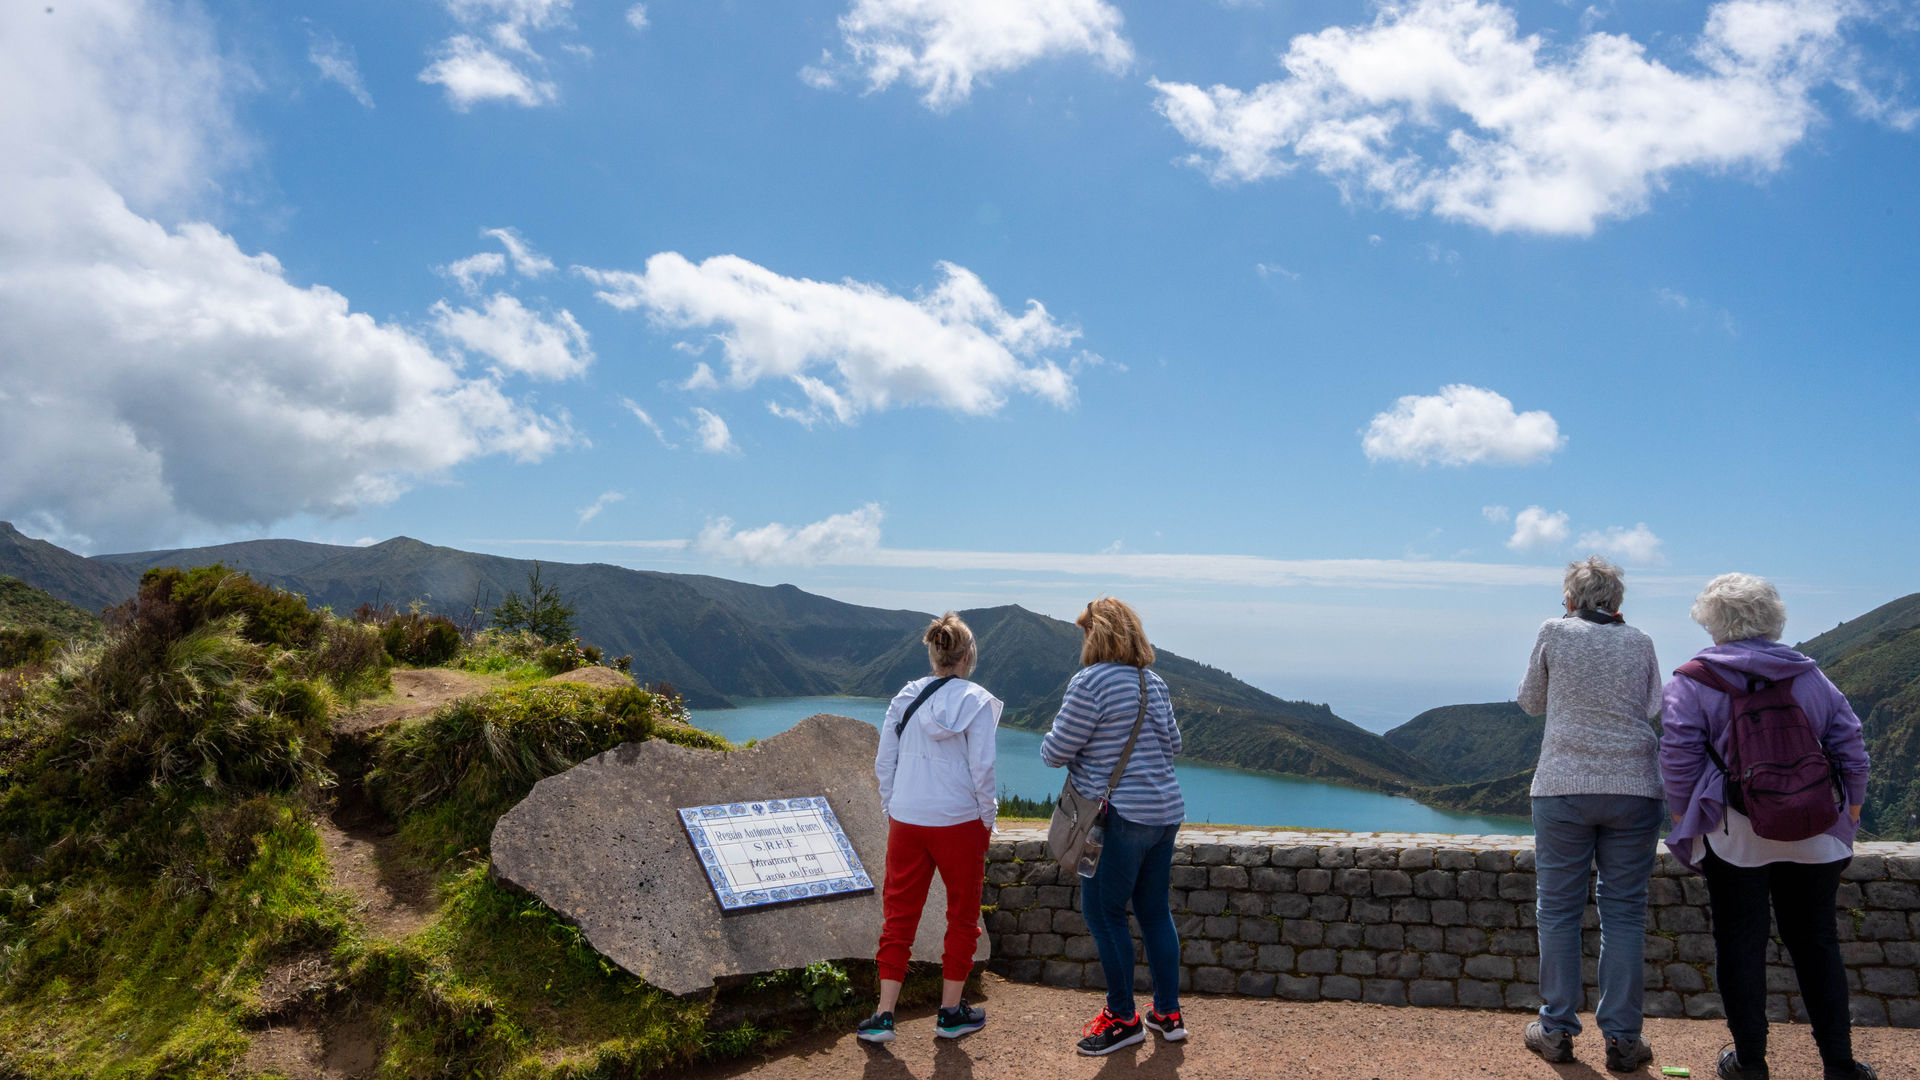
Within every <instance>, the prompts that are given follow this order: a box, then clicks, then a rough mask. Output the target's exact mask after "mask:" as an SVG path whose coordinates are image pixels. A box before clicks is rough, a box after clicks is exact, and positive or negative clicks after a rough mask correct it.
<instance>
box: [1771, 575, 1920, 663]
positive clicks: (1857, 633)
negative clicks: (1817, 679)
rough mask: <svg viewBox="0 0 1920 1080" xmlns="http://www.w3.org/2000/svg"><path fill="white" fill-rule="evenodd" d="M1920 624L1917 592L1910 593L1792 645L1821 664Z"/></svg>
mask: <svg viewBox="0 0 1920 1080" xmlns="http://www.w3.org/2000/svg"><path fill="white" fill-rule="evenodd" d="M1915 627H1920V593H1912V594H1910V595H1907V596H1903V597H1901V598H1900V599H1898V600H1894V601H1891V602H1889V603H1885V604H1882V605H1880V606H1879V607H1877V608H1874V609H1873V610H1872V611H1869V612H1867V613H1866V614H1865V615H1862V616H1860V617H1858V618H1854V619H1848V620H1847V621H1846V622H1843V623H1841V624H1840V625H1839V626H1836V627H1834V628H1833V629H1831V630H1829V631H1827V632H1826V633H1824V634H1821V635H1820V636H1818V637H1814V638H1809V639H1808V640H1806V641H1803V642H1801V643H1800V644H1798V645H1795V646H1794V648H1796V649H1798V650H1800V651H1801V652H1803V653H1806V654H1807V655H1808V656H1811V657H1813V658H1814V659H1815V660H1817V661H1819V662H1820V665H1821V666H1822V667H1825V666H1826V665H1827V664H1831V663H1833V662H1834V661H1836V660H1838V659H1840V658H1841V657H1843V656H1845V655H1847V654H1848V653H1852V652H1855V651H1858V650H1860V649H1862V648H1866V647H1869V646H1871V645H1873V644H1874V643H1875V642H1876V641H1880V640H1885V639H1888V638H1891V637H1894V636H1897V635H1898V634H1900V633H1901V632H1902V631H1905V630H1911V629H1913V628H1915Z"/></svg>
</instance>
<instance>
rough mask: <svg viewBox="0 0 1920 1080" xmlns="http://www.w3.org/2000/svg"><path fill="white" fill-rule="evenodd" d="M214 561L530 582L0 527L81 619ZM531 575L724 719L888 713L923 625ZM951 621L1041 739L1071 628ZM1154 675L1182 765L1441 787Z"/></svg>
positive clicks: (586, 631) (1381, 745)
mask: <svg viewBox="0 0 1920 1080" xmlns="http://www.w3.org/2000/svg"><path fill="white" fill-rule="evenodd" d="M215 561H219V562H222V563H224V564H225V565H227V566H229V567H231V568H233V569H235V570H243V571H245V572H247V573H249V574H252V575H253V576H255V577H257V578H259V579H261V580H263V581H267V582H269V583H271V584H273V585H276V586H278V587H280V588H284V589H288V590H291V591H294V592H297V593H300V594H301V595H303V596H305V597H306V598H307V599H308V600H309V601H310V602H311V603H313V604H315V605H320V606H326V607H331V608H333V609H334V610H335V611H341V612H345V611H351V610H352V609H353V608H355V607H357V606H359V605H360V604H362V603H368V602H375V601H381V602H386V603H394V604H400V605H405V604H407V603H408V602H410V601H414V600H418V601H421V602H422V603H423V604H424V605H425V606H426V607H427V608H428V609H430V610H433V611H436V612H439V613H441V614H445V615H448V616H450V617H452V618H454V619H455V620H456V621H460V620H462V619H463V618H470V617H471V615H472V613H473V611H474V610H475V609H476V608H478V609H482V610H484V609H486V608H488V607H490V606H492V605H493V604H495V603H498V602H499V600H500V598H501V597H502V596H504V595H505V594H506V593H507V591H508V590H519V589H524V588H525V585H526V580H527V575H528V573H529V571H530V570H531V569H532V568H533V566H534V564H533V563H532V562H531V561H528V560H524V559H511V558H506V557H503V556H495V555H482V554H478V553H474V552H467V551H460V550H458V549H455V548H447V547H439V546H436V545H432V544H426V543H423V542H421V541H419V540H414V539H412V538H409V537H395V538H394V539H391V540H388V541H386V542H384V543H379V544H373V545H370V546H367V547H341V546H335V545H329V544H313V543H308V542H304V541H296V540H256V541H244V542H240V543H234V544H223V545H219V546H217V547H210V548H183V549H170V550H163V551H148V552H130V553H122V554H113V555H102V556H97V557H95V558H91V559H88V558H83V557H81V556H79V555H76V554H73V553H72V552H68V551H65V550H63V549H61V548H58V547H57V546H55V545H52V544H47V543H45V542H44V541H37V540H31V539H29V538H27V537H24V536H22V535H21V534H20V533H19V532H18V531H17V530H15V529H13V528H12V527H11V526H9V525H5V524H3V523H0V571H4V570H10V569H13V568H15V567H16V566H17V567H18V569H17V570H14V572H17V573H20V574H21V576H22V577H23V578H26V579H27V580H29V581H33V582H35V583H36V584H40V585H41V586H42V587H43V588H46V589H47V590H48V591H49V592H52V593H54V594H55V595H65V596H67V597H68V598H69V599H73V600H74V601H75V602H76V603H83V602H84V603H87V604H89V605H92V606H95V607H99V606H104V605H106V604H112V603H118V602H119V601H120V600H121V599H124V597H125V596H126V595H128V594H130V593H131V592H132V590H133V587H134V584H135V583H136V582H137V581H138V578H139V574H140V573H141V572H142V571H144V570H145V569H147V568H148V567H151V566H155V565H183V566H193V565H204V564H206V563H210V562H215ZM540 571H541V577H542V580H543V581H545V582H547V583H549V584H552V585H554V586H557V587H558V588H559V589H560V590H561V592H562V594H563V595H565V596H566V597H568V598H569V599H570V600H571V602H572V603H573V604H574V605H575V608H576V618H577V625H578V627H579V629H580V632H581V634H582V636H583V637H584V638H585V639H586V640H588V641H591V642H593V643H594V644H597V645H599V646H601V647H602V648H603V649H605V650H606V651H607V654H608V655H609V656H617V655H620V654H622V653H627V654H631V655H632V656H633V673H634V675H635V676H636V677H637V678H639V679H641V680H642V681H644V682H668V683H672V684H673V685H674V687H675V688H676V689H678V690H679V691H680V692H681V693H682V695H684V696H685V698H686V699H687V701H688V702H689V703H690V704H692V705H693V706H694V707H696V708H716V707H725V706H727V705H728V704H730V700H729V699H731V698H734V697H803V696H817V695H831V694H854V695H860V696H872V697H890V696H892V695H893V694H894V693H895V692H896V691H897V690H898V689H899V687H900V686H901V685H902V684H904V683H905V682H907V681H908V680H909V679H912V678H915V677H917V676H919V675H923V674H925V673H926V663H927V661H926V650H925V646H924V645H923V644H922V643H921V641H920V634H921V632H922V631H923V630H924V629H925V627H926V624H927V621H928V620H929V618H930V617H931V616H929V615H927V614H924V613H920V612H913V611H902V610H885V609H880V608H869V607H861V606H858V605H854V604H846V603H842V602H840V601H837V600H832V599H829V598H827V597H824V596H818V595H815V594H812V593H808V592H805V591H804V590H801V589H798V588H796V587H794V586H792V585H778V586H762V585H750V584H746V583H743V582H737V581H729V580H726V579H724V578H716V577H710V576H705V575H692V574H667V573H659V572H654V571H644V570H630V569H627V568H625V567H618V566H611V565H608V564H604V563H584V564H579V563H541V564H540ZM964 614H965V616H966V618H967V620H968V622H969V624H970V625H971V626H972V627H973V628H974V631H975V633H976V634H977V635H978V637H979V640H980V649H981V657H982V660H981V665H980V670H979V672H978V673H977V674H978V677H979V678H980V679H981V681H982V682H983V683H985V684H986V685H988V686H991V687H992V688H993V690H994V692H995V693H997V694H999V695H1000V696H1001V698H1002V699H1003V700H1004V701H1006V702H1007V713H1008V722H1009V723H1011V724H1014V725H1016V726H1021V727H1026V728H1029V729H1034V730H1045V729H1046V728H1047V726H1048V725H1049V724H1050V723H1051V721H1052V719H1053V712H1054V710H1055V709H1056V708H1058V705H1059V701H1060V696H1061V694H1062V692H1063V691H1064V690H1065V688H1066V684H1067V680H1068V679H1069V678H1071V677H1072V675H1073V673H1074V672H1075V671H1076V670H1078V668H1079V654H1080V643H1081V636H1080V631H1079V630H1078V628H1076V627H1075V626H1073V625H1072V624H1071V623H1067V622H1062V621H1061V620H1058V619H1052V618H1048V617H1046V616H1043V615H1039V614H1036V613H1034V612H1031V611H1028V610H1026V609H1024V608H1020V607H1017V606H1012V605H1008V606H1002V607H995V608H983V609H978V610H974V611H968V612H965V613H964ZM1155 670H1156V671H1158V672H1159V673H1160V674H1161V676H1162V677H1163V678H1164V679H1166V680H1167V683H1168V685H1169V687H1171V688H1172V690H1173V693H1174V707H1175V711H1176V715H1178V716H1179V718H1180V721H1181V724H1182V728H1183V730H1184V732H1185V734H1186V742H1187V752H1188V753H1189V754H1190V755H1191V756H1193V757H1194V758H1196V759H1198V760H1203V761H1210V762H1216V763H1219V764H1225V765H1233V766H1236V767H1240V768H1250V769H1259V770H1264V771H1270V772H1286V773H1292V774H1296V775H1301V776H1308V777H1315V778H1319V779H1325V780H1329V781H1334V782H1338V783H1345V784H1351V785H1357V786H1362V787H1368V788H1373V789H1376V790H1386V791H1395V792H1398V791H1401V790H1404V789H1406V788H1407V787H1408V786H1410V785H1417V784H1433V783H1439V782H1442V781H1443V780H1444V779H1445V777H1443V776H1442V775H1440V774H1439V773H1436V772H1435V771H1433V770H1432V769H1430V768H1429V767H1427V766H1426V765H1424V764H1422V763H1421V762H1420V761H1418V760H1416V759H1415V758H1414V757H1412V756H1411V755H1409V754H1407V753H1406V752H1405V751H1403V750H1401V749H1399V748H1398V747H1395V746H1393V745H1392V744H1391V743H1389V742H1387V741H1386V740H1385V739H1382V738H1381V737H1380V736H1378V735H1376V734H1373V733H1372V732H1369V731H1366V730H1364V729H1362V728H1360V727H1357V726H1355V725H1353V724H1351V723H1348V722H1347V721H1345V720H1343V719H1341V718H1340V717H1338V716H1336V715H1334V713H1333V711H1332V710H1331V709H1329V708H1328V707H1327V706H1325V705H1316V704H1310V703H1306V702H1295V701H1286V700H1284V699H1281V698H1278V697H1275V696H1274V695H1272V694H1268V693H1266V692H1264V691H1262V690H1259V689H1257V688H1255V687H1252V686H1249V685H1248V684H1246V683H1244V682H1241V681H1240V680H1238V679H1235V678H1234V677H1233V676H1231V675H1229V674H1227V673H1226V672H1224V671H1221V670H1219V669H1218V668H1214V667H1211V666H1209V665H1206V664H1202V663H1198V662H1196V661H1193V660H1189V659H1186V658H1184V657H1181V656H1178V655H1176V654H1174V653H1170V652H1167V651H1164V650H1161V651H1160V653H1159V661H1158V663H1157V664H1156V665H1155Z"/></svg>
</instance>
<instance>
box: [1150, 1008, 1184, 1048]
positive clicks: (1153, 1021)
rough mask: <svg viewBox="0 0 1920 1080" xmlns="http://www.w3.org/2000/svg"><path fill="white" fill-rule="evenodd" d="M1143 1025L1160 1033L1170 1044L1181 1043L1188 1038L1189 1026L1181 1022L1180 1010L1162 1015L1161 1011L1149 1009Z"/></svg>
mask: <svg viewBox="0 0 1920 1080" xmlns="http://www.w3.org/2000/svg"><path fill="white" fill-rule="evenodd" d="M1141 1023H1143V1024H1145V1025H1147V1026H1148V1027H1150V1028H1152V1029H1153V1030H1155V1031H1157V1032H1159V1033H1160V1037H1161V1038H1163V1039H1165V1040H1167V1041H1168V1042H1179V1041H1180V1040H1182V1039H1184V1038H1186V1037H1187V1025H1186V1024H1185V1023H1183V1022H1181V1020H1180V1010H1179V1009H1175V1010H1173V1011H1172V1012H1170V1013H1167V1014H1165V1015H1164V1016H1163V1015H1161V1013H1160V1010H1159V1009H1148V1010H1147V1015H1146V1018H1145V1019H1144V1020H1142V1021H1141Z"/></svg>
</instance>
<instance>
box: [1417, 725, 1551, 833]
mask: <svg viewBox="0 0 1920 1080" xmlns="http://www.w3.org/2000/svg"><path fill="white" fill-rule="evenodd" d="M1545 729H1546V720H1545V718H1543V717H1535V716H1528V715H1527V714H1526V713H1525V712H1524V711H1523V710H1522V709H1521V708H1520V705H1519V703H1518V702H1513V701H1489V702H1486V703H1484V704H1480V705H1443V706H1441V707H1440V708H1437V709H1428V710H1427V711H1426V712H1423V713H1421V714H1420V715H1419V716H1416V717H1414V718H1413V719H1411V720H1409V721H1407V722H1406V723H1404V724H1402V725H1400V726H1399V727H1397V728H1394V729H1393V730H1392V731H1389V732H1387V734H1386V740H1387V741H1388V742H1390V743H1392V744H1393V745H1395V746H1397V747H1399V748H1400V749H1402V750H1404V751H1406V752H1407V753H1408V754H1410V755H1412V756H1413V758H1414V759H1415V760H1417V761H1419V762H1421V763H1422V764H1423V765H1425V766H1427V768H1428V769H1429V770H1430V771H1431V772H1433V773H1435V774H1437V775H1439V776H1441V777H1443V778H1445V779H1446V780H1447V781H1449V782H1452V783H1456V784H1464V783H1474V782H1477V781H1482V780H1492V779H1495V778H1497V777H1503V776H1511V775H1513V774H1514V773H1517V772H1520V771H1523V770H1525V771H1528V772H1531V770H1532V769H1533V765H1534V762H1535V761H1537V760H1539V757H1540V734H1541V732H1542V731H1544V730H1545ZM1501 812H1502V813H1506V812H1508V811H1501Z"/></svg>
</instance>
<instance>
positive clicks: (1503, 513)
mask: <svg viewBox="0 0 1920 1080" xmlns="http://www.w3.org/2000/svg"><path fill="white" fill-rule="evenodd" d="M1480 516H1481V517H1484V518H1486V519H1487V520H1488V521H1490V522H1492V523H1493V524H1495V525H1505V524H1506V523H1507V522H1509V521H1511V520H1513V514H1512V512H1511V511H1509V510H1508V509H1507V508H1506V507H1504V506H1483V507H1481V508H1480Z"/></svg>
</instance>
